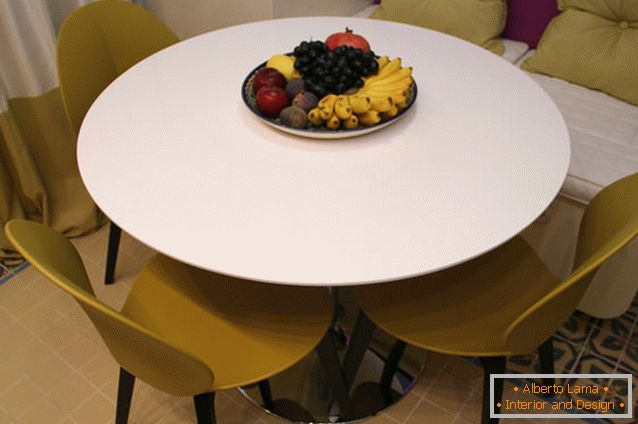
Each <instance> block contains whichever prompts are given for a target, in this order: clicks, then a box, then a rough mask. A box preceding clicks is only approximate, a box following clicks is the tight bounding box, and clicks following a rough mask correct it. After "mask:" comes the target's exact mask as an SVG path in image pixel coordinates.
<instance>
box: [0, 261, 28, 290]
mask: <svg viewBox="0 0 638 424" xmlns="http://www.w3.org/2000/svg"><path fill="white" fill-rule="evenodd" d="M28 266H29V263H28V262H23V263H21V264H20V265H18V266H17V267H15V268H13V269H7V268H6V267H5V266H3V265H2V264H0V267H2V268H3V269H5V270H6V271H7V274H6V275H5V276H4V277H2V278H0V286H1V285H3V284H4V283H6V282H7V281H9V280H11V279H12V278H13V277H15V276H16V275H18V274H19V273H20V272H22V271H23V270H24V269H26V268H27V267H28Z"/></svg>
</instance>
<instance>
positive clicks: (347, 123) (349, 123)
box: [343, 113, 359, 130]
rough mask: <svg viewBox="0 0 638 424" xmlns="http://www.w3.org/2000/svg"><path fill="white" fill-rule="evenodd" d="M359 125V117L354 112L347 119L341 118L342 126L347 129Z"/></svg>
mask: <svg viewBox="0 0 638 424" xmlns="http://www.w3.org/2000/svg"><path fill="white" fill-rule="evenodd" d="M358 126H359V118H357V115H355V114H354V113H353V114H352V115H350V116H349V117H348V118H347V119H344V120H343V127H344V128H347V129H349V130H352V129H354V128H357V127H358Z"/></svg>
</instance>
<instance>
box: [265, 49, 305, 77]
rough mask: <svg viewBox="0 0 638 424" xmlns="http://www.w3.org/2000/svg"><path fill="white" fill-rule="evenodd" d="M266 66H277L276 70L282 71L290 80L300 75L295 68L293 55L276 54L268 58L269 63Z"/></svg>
mask: <svg viewBox="0 0 638 424" xmlns="http://www.w3.org/2000/svg"><path fill="white" fill-rule="evenodd" d="M266 66H268V67H270V68H275V69H276V70H278V71H279V72H281V73H282V74H283V75H284V77H286V80H288V81H290V80H291V79H293V78H295V76H298V75H299V73H298V72H297V70H296V69H295V58H294V57H293V56H286V55H285V54H276V55H274V56H273V57H271V58H270V59H268V63H266Z"/></svg>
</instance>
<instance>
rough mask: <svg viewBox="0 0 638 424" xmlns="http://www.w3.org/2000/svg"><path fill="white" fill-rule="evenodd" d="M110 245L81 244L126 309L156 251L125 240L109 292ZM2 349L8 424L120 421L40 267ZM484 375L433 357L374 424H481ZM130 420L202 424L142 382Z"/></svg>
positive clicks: (14, 296)
mask: <svg viewBox="0 0 638 424" xmlns="http://www.w3.org/2000/svg"><path fill="white" fill-rule="evenodd" d="M106 239H107V228H106V227H103V228H102V229H101V230H99V231H98V232H96V233H94V234H91V235H89V236H86V237H82V238H79V239H75V240H73V243H74V244H75V245H76V247H77V248H78V250H79V251H80V254H81V256H82V258H83V260H84V262H85V264H86V268H87V271H88V273H89V275H90V277H91V280H92V282H93V284H94V288H95V291H96V294H97V296H98V297H100V298H101V299H103V300H104V301H105V302H107V303H108V304H110V305H111V306H114V307H120V306H121V304H122V303H123V301H124V298H125V296H126V294H127V291H128V290H129V289H130V284H131V281H132V279H133V277H134V275H135V273H136V272H137V270H138V269H139V268H140V267H141V266H142V264H143V263H144V262H145V261H146V260H148V259H149V258H150V257H151V256H152V255H153V252H152V251H151V250H150V249H148V248H146V247H145V246H143V245H142V244H140V243H138V242H137V241H135V240H134V239H132V238H131V237H129V236H127V235H126V234H124V235H123V239H122V243H121V249H120V256H119V262H118V267H117V272H116V280H117V281H116V283H115V284H113V285H110V286H104V285H103V284H102V278H103V270H104V256H105V252H106ZM0 343H1V344H2V348H1V349H0V424H8V423H37V424H42V423H45V424H48V423H64V424H72V423H78V424H84V423H87V424H93V423H112V422H113V421H114V411H115V399H116V388H117V375H118V365H117V364H116V362H115V361H114V360H113V359H112V357H111V356H110V354H109V353H108V351H107V350H106V347H105V346H104V345H103V343H102V341H101V340H100V337H99V335H98V334H97V332H96V331H95V330H94V328H93V327H92V324H91V323H90V321H89V320H88V318H87V317H86V315H85V314H84V313H83V311H82V310H81V309H80V308H79V306H77V305H76V304H75V302H74V301H73V300H72V299H71V298H70V297H68V295H66V294H64V293H63V292H61V291H60V290H59V289H57V288H56V287H54V286H53V285H52V284H51V283H49V282H48V281H46V280H45V279H44V278H43V277H41V276H40V275H39V274H38V273H37V272H36V271H35V270H34V269H33V268H31V267H27V268H25V269H24V270H23V271H21V272H20V273H18V274H17V275H16V276H15V277H13V278H12V279H10V280H9V281H6V282H5V283H4V284H2V285H0ZM481 372H482V371H481V370H480V368H479V367H477V366H476V365H474V364H472V363H471V362H469V361H467V360H465V359H462V358H455V357H448V356H442V355H430V356H429V357H428V362H427V364H426V367H425V370H424V372H423V375H422V376H421V377H420V379H419V381H418V383H417V384H416V386H415V387H414V388H413V390H412V391H411V392H409V394H408V395H407V396H406V397H404V398H403V399H402V400H401V401H399V402H398V403H396V404H395V405H393V406H392V407H390V408H389V409H387V410H385V411H384V412H382V413H380V414H379V415H377V416H375V417H373V418H371V419H369V420H366V421H365V422H366V423H370V424H398V423H405V424H413V423H414V424H420V423H432V424H475V423H478V422H479V414H480V403H481V393H482V385H481ZM506 390H511V387H508V388H507V389H506ZM216 407H217V417H218V422H220V423H233V424H243V423H258V424H266V423H270V424H276V423H282V422H286V421H283V420H281V419H278V418H275V417H272V416H268V415H266V414H265V413H263V412H262V411H261V410H259V409H258V408H257V407H255V406H253V404H251V403H250V402H248V401H247V400H245V399H244V397H243V396H241V395H240V394H239V392H237V391H224V392H221V393H219V394H218V396H217V401H216ZM129 422H131V423H140V424H141V423H157V424H171V423H175V424H176V423H193V422H195V415H194V408H193V406H192V402H191V399H190V398H178V397H172V396H169V395H166V394H164V393H162V392H160V391H158V390H155V389H154V388H152V387H150V386H148V385H145V384H144V383H143V382H141V381H138V382H137V383H136V387H135V392H134V396H133V404H132V408H131V419H130V421H129ZM514 422H519V423H522V424H525V423H545V424H549V423H559V424H560V423H565V422H566V421H564V420H560V421H559V420H556V419H536V420H523V419H520V420H516V421H514ZM567 422H569V423H582V422H583V421H580V420H576V419H574V420H569V421H567Z"/></svg>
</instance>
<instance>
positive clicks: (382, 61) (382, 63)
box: [377, 56, 390, 70]
mask: <svg viewBox="0 0 638 424" xmlns="http://www.w3.org/2000/svg"><path fill="white" fill-rule="evenodd" d="M377 63H378V64H379V70H381V69H382V68H383V67H384V66H385V65H387V64H388V63H390V58H389V57H388V56H381V57H380V58H378V59H377Z"/></svg>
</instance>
